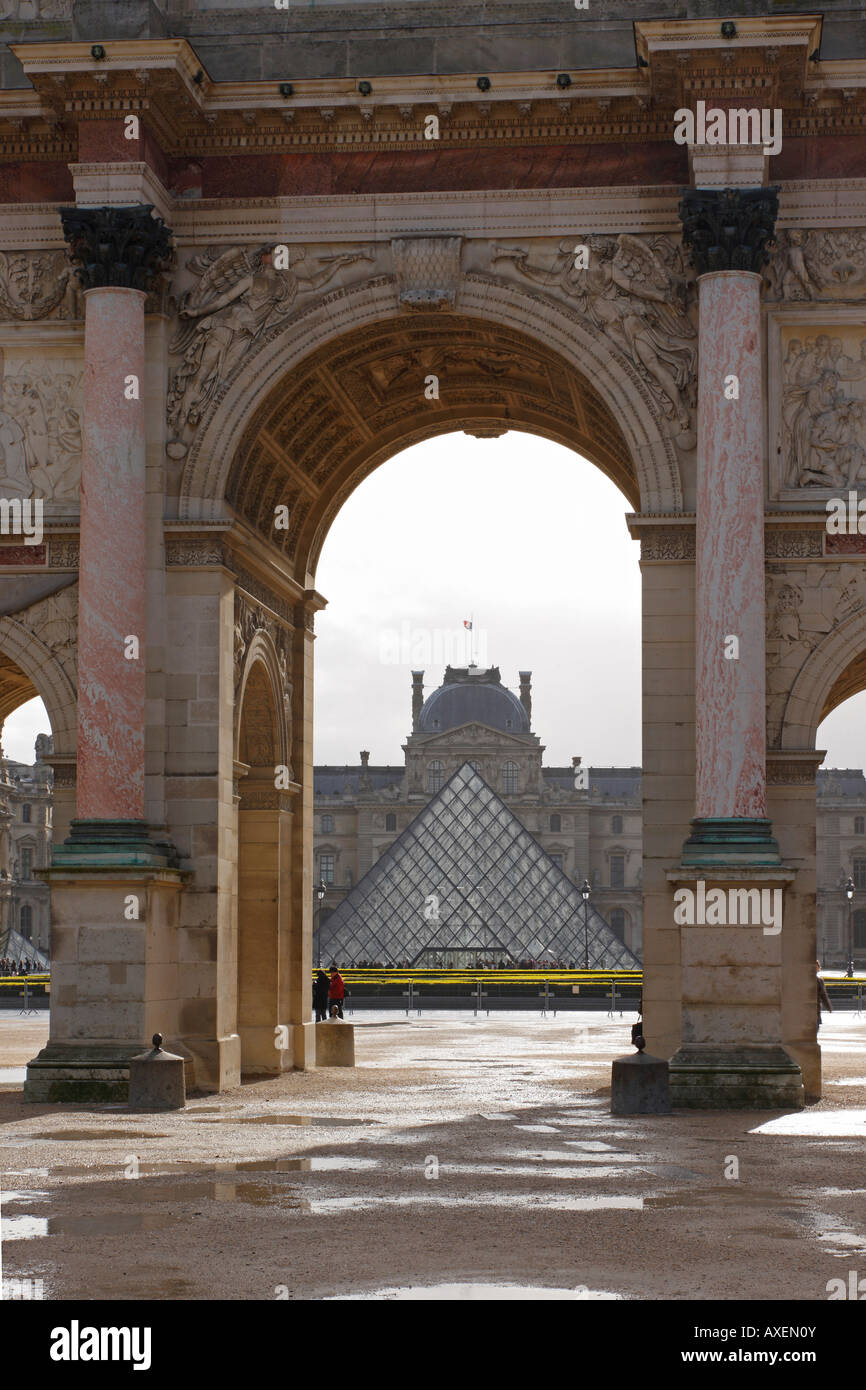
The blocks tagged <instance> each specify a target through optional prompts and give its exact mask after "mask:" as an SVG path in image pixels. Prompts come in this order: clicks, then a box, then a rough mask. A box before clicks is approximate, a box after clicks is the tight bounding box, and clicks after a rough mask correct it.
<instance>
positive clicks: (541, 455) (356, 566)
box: [3, 432, 866, 767]
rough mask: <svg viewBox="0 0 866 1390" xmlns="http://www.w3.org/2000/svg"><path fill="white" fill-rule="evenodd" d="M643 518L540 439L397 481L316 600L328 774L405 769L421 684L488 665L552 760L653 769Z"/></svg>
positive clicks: (841, 760)
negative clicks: (364, 752)
mask: <svg viewBox="0 0 866 1390" xmlns="http://www.w3.org/2000/svg"><path fill="white" fill-rule="evenodd" d="M628 510H629V504H628V503H627V501H626V499H625V498H624V497H623V496H622V494H621V493H620V492H619V491H618V489H617V488H616V487H614V485H613V483H611V482H609V481H608V480H607V478H605V477H604V475H603V474H602V473H600V472H599V470H598V469H597V468H595V467H594V466H593V465H592V464H590V463H587V462H586V461H585V460H583V459H581V458H579V457H577V456H576V455H575V454H574V453H573V452H571V451H570V450H568V449H565V448H563V447H561V446H560V445H557V444H552V443H550V442H548V441H547V440H544V439H540V438H537V437H536V436H533V435H525V434H518V433H515V432H510V433H508V434H506V435H503V436H501V437H500V438H499V439H484V440H482V439H473V438H471V437H470V436H468V435H464V434H462V433H461V434H452V435H448V436H445V437H442V438H439V439H436V440H430V441H428V442H426V443H424V444H418V445H416V446H414V447H413V448H411V449H407V450H406V451H405V452H404V453H402V454H399V455H398V456H397V457H395V458H393V459H392V460H391V461H390V462H389V463H386V464H384V465H382V467H380V468H378V469H377V470H376V472H375V473H373V474H372V475H371V477H369V478H368V479H367V480H366V481H365V482H364V483H362V484H361V486H360V487H359V488H358V489H357V490H356V492H355V493H354V494H353V495H352V497H351V498H350V499H349V501H348V502H347V503H346V504H345V506H344V507H343V509H342V511H341V512H340V514H339V516H338V517H337V520H336V522H335V523H334V525H333V527H332V529H331V531H330V533H329V535H328V538H327V540H326V542H325V547H324V550H323V553H322V559H321V563H320V565H319V572H318V575H317V580H316V584H317V587H318V589H319V590H320V592H321V593H322V594H323V595H324V596H325V597H326V598H327V599H328V607H327V608H326V609H325V610H324V612H322V613H320V614H319V615H318V617H317V620H316V631H317V634H318V636H317V641H316V649H315V650H316V746H315V758H316V762H318V763H326V762H327V763H337V764H340V765H342V764H343V763H357V762H358V753H359V750H360V749H362V748H366V749H369V751H370V761H371V762H372V763H374V764H375V763H391V764H399V763H402V760H403V755H402V752H401V744H402V742H403V740H404V739H405V738H406V735H407V734H408V733H409V732H410V730H411V708H412V706H411V675H410V672H411V670H412V669H413V668H422V667H423V668H424V670H425V678H424V688H425V694H429V693H430V691H431V690H433V689H435V687H436V686H437V685H439V684H440V682H441V680H442V674H443V670H444V667H445V665H446V663H448V662H451V663H452V664H456V665H465V664H466V662H467V660H468V658H469V647H468V633H467V632H466V631H465V629H464V628H463V622H464V620H466V619H469V618H470V617H472V618H473V620H474V625H475V626H474V633H473V636H474V638H475V647H476V659H477V660H478V663H479V665H485V664H486V665H493V666H498V667H499V668H500V671H501V673H502V680H503V683H504V684H505V685H507V686H509V687H510V688H511V689H512V690H514V691H515V692H516V691H517V689H518V684H519V677H518V674H517V673H518V671H519V670H531V671H532V688H533V699H532V725H533V730H534V732H535V733H537V734H538V736H539V737H540V739H541V741H542V743H543V744H544V746H545V748H546V753H545V755H544V756H545V762H546V763H548V764H568V763H570V761H571V758H572V756H573V755H574V754H579V755H580V756H581V757H582V758H583V760H584V762H586V763H589V764H595V765H606V764H614V765H616V764H618V765H621V766H623V765H633V764H639V763H640V758H641V745H640V571H639V567H638V546H637V544H636V543H635V542H634V541H632V540H631V539H630V537H629V535H628V531H627V530H626V527H625V523H624V520H623V517H624V515H625V513H626V512H627V511H628ZM48 727H49V726H48V720H47V717H46V715H45V711H44V708H43V706H42V702H41V701H39V700H33V701H30V702H29V703H28V704H27V705H24V706H22V707H21V709H19V710H18V711H16V713H15V714H14V715H12V716H10V718H9V719H8V720H7V721H6V725H5V728H4V730H3V747H4V751H5V753H6V755H7V757H11V758H17V759H20V760H22V761H25V760H27V761H30V760H32V757H33V743H34V739H35V737H36V734H37V733H40V732H42V731H46V732H47V731H48ZM818 746H819V747H822V748H827V749H828V750H829V753H828V757H827V759H826V760H825V764H824V765H825V766H826V767H863V766H864V763H866V693H864V694H861V695H858V696H856V697H855V698H854V699H852V700H849V701H847V702H846V703H845V704H843V705H842V706H840V707H839V709H838V710H837V711H835V713H833V714H832V715H831V716H830V718H829V719H827V720H825V722H824V724H823V725H822V726H821V729H820V731H819V739H818Z"/></svg>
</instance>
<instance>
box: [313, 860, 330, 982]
mask: <svg viewBox="0 0 866 1390" xmlns="http://www.w3.org/2000/svg"><path fill="white" fill-rule="evenodd" d="M327 891H328V889H327V887H326V885H325V880H324V879H322V878H320V879H319V882H318V884H317V885H316V889H315V894H316V903H317V904H318V912H317V914H316V943H317V955H318V960H317V962H316V968H317V969H319V970H321V968H322V899H323V898H324V896H325V894H326V893H327Z"/></svg>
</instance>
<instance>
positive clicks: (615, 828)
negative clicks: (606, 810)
mask: <svg viewBox="0 0 866 1390" xmlns="http://www.w3.org/2000/svg"><path fill="white" fill-rule="evenodd" d="M610 829H611V834H613V835H621V834H622V816H614V817H613V819H612V821H611V823H610Z"/></svg>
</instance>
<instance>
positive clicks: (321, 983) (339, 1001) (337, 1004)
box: [313, 965, 346, 1023]
mask: <svg viewBox="0 0 866 1390" xmlns="http://www.w3.org/2000/svg"><path fill="white" fill-rule="evenodd" d="M345 997H346V984H345V981H344V980H343V977H342V975H341V974H340V972H339V970H338V969H337V967H336V965H332V966H331V971H330V978H329V977H328V975H326V974H325V971H324V970H317V971H316V978H315V980H314V981H313V1011H314V1012H315V1015H316V1022H317V1023H324V1022H325V1020H326V1019H327V1017H328V1014H329V1013H330V1016H331V1018H342V1017H343V1000H344V999H345Z"/></svg>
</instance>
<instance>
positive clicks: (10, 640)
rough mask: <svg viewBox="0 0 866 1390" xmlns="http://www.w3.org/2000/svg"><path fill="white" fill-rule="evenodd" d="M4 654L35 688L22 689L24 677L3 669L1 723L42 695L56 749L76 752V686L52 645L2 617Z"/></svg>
mask: <svg viewBox="0 0 866 1390" xmlns="http://www.w3.org/2000/svg"><path fill="white" fill-rule="evenodd" d="M2 657H5V658H6V659H7V660H8V661H10V662H12V663H13V666H14V667H17V668H18V670H19V671H20V672H22V673H23V675H24V676H25V677H26V678H27V681H28V682H29V684H30V686H31V687H32V688H31V689H30V690H29V691H26V692H23V693H22V687H21V683H20V681H15V680H12V679H6V680H4V679H3V675H4V673H3V671H2V669H0V723H2V721H3V720H4V719H6V718H7V717H8V716H9V715H10V714H11V713H12V711H13V710H15V709H17V708H18V706H19V705H21V704H23V703H24V701H25V700H31V699H33V698H34V696H37V695H38V696H39V697H40V699H41V700H42V701H43V703H44V705H45V708H46V710H47V711H48V718H49V720H50V723H51V732H52V735H53V737H54V752H55V753H57V754H67V755H68V754H74V753H75V749H76V743H77V736H78V714H77V708H76V691H75V686H74V685H73V683H72V681H71V680H70V678H69V676H68V675H67V674H66V672H65V671H64V669H63V667H62V666H61V664H60V662H59V661H58V659H57V657H56V656H55V655H54V653H53V652H52V650H51V648H50V647H47V646H46V645H45V643H44V642H41V641H40V640H39V638H38V637H36V636H35V635H34V634H33V633H32V632H30V631H28V629H27V628H26V627H24V626H22V624H21V623H17V622H16V621H15V619H14V618H0V659H2Z"/></svg>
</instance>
